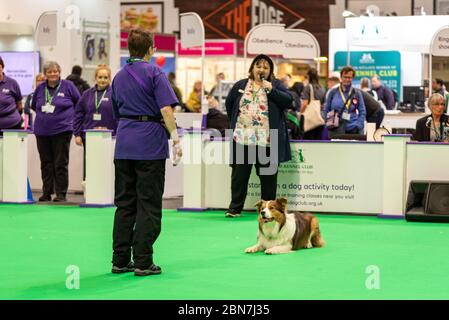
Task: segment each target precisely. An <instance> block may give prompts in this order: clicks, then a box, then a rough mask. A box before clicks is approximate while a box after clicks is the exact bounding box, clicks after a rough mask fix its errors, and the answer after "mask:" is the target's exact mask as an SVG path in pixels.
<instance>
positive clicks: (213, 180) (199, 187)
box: [0, 129, 449, 217]
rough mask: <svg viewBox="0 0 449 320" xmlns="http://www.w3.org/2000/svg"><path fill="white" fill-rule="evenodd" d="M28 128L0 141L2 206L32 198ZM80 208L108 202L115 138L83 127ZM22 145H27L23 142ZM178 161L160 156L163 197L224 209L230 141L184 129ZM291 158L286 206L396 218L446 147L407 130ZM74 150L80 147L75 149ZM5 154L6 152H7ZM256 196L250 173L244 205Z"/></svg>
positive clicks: (299, 144) (284, 169)
mask: <svg viewBox="0 0 449 320" xmlns="http://www.w3.org/2000/svg"><path fill="white" fill-rule="evenodd" d="M31 136H32V135H29V133H28V132H27V131H22V130H11V131H7V132H5V133H4V137H3V139H0V151H1V154H0V163H1V166H0V168H1V170H0V191H1V192H0V195H1V201H2V202H4V203H32V202H30V201H29V199H28V198H27V181H26V180H27V176H28V166H27V162H29V160H30V159H29V157H28V154H29V152H28V149H29V145H30V142H29V139H28V138H29V137H31ZM86 137H87V146H88V147H87V153H86V155H87V161H86V162H87V167H86V169H87V172H86V173H87V177H86V193H85V199H86V203H85V204H83V205H82V206H87V207H107V206H111V205H113V194H114V174H113V153H114V145H115V143H114V139H113V138H112V137H111V131H108V130H89V131H87V135H86ZM27 144H28V146H27ZM182 144H183V153H184V156H183V160H182V162H181V163H180V164H179V165H178V166H176V167H174V166H173V165H172V163H171V161H167V166H166V169H167V171H166V172H167V174H166V178H167V180H166V185H165V193H164V197H167V195H169V194H170V193H173V191H174V190H177V188H180V189H181V192H180V194H183V196H184V198H183V208H181V210H198V211H202V210H206V209H211V208H212V209H226V208H227V207H228V205H229V202H230V191H231V188H230V186H231V168H230V166H229V159H230V157H229V150H230V148H229V147H230V142H229V140H227V139H225V138H221V137H219V138H217V137H214V138H213V139H211V131H201V130H198V129H192V130H186V131H185V132H184V134H183V137H182ZM291 148H292V160H291V161H289V162H287V163H284V164H282V165H281V166H280V168H279V174H278V195H279V196H287V197H288V199H289V208H290V209H291V210H300V211H311V212H324V213H325V212H329V213H333V212H334V213H335V212H336V213H355V214H372V215H381V216H392V217H403V215H404V210H405V202H406V196H407V191H408V186H409V183H410V181H413V180H421V181H422V180H425V181H429V180H431V181H449V172H448V171H447V170H444V168H445V167H446V166H447V162H448V160H449V147H448V145H447V144H444V143H417V142H410V136H409V135H386V136H384V142H358V141H331V142H329V141H292V142H291ZM80 149H81V148H80ZM6 155H8V156H6ZM258 200H260V185H259V179H258V177H257V176H256V174H255V171H254V170H253V173H252V175H251V178H250V181H249V188H248V197H247V200H246V202H245V209H247V210H252V209H254V204H255V203H256V202H257V201H258Z"/></svg>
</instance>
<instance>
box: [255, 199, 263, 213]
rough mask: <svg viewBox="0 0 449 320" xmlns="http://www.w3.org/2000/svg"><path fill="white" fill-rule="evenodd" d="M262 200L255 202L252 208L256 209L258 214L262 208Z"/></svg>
mask: <svg viewBox="0 0 449 320" xmlns="http://www.w3.org/2000/svg"><path fill="white" fill-rule="evenodd" d="M262 204H263V200H259V201H257V202H256V203H255V204H254V206H255V207H256V208H257V212H260V207H262Z"/></svg>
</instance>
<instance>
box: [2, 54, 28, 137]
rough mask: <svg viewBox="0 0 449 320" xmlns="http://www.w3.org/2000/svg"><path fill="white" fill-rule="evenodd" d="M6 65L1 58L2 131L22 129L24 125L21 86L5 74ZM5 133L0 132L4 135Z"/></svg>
mask: <svg viewBox="0 0 449 320" xmlns="http://www.w3.org/2000/svg"><path fill="white" fill-rule="evenodd" d="M4 68H5V64H4V62H3V59H2V58H1V57H0V130H1V129H20V128H21V124H22V117H21V116H20V113H21V112H22V109H23V107H22V93H21V92H20V87H19V84H18V83H17V81H16V80H14V79H13V78H10V77H8V76H6V75H5V74H4V73H3V69H4ZM2 134H3V132H0V135H2Z"/></svg>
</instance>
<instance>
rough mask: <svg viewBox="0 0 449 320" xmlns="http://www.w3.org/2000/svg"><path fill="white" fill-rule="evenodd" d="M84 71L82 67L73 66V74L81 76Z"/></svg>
mask: <svg viewBox="0 0 449 320" xmlns="http://www.w3.org/2000/svg"><path fill="white" fill-rule="evenodd" d="M82 71H83V69H82V68H81V67H80V66H73V67H72V74H76V75H78V76H81V72H82Z"/></svg>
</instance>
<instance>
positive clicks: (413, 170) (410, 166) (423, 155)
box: [406, 142, 449, 190]
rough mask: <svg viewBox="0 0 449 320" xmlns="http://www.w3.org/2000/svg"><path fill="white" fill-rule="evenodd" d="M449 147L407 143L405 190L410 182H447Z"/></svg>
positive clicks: (441, 144) (440, 144) (437, 143)
mask: <svg viewBox="0 0 449 320" xmlns="http://www.w3.org/2000/svg"><path fill="white" fill-rule="evenodd" d="M448 163H449V145H448V144H447V143H441V142H434V143H429V142H427V143H423V142H409V143H407V181H406V190H408V186H409V185H410V181H412V180H421V181H423V180H424V181H426V180H432V181H438V180H440V181H449V170H447V166H448Z"/></svg>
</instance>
